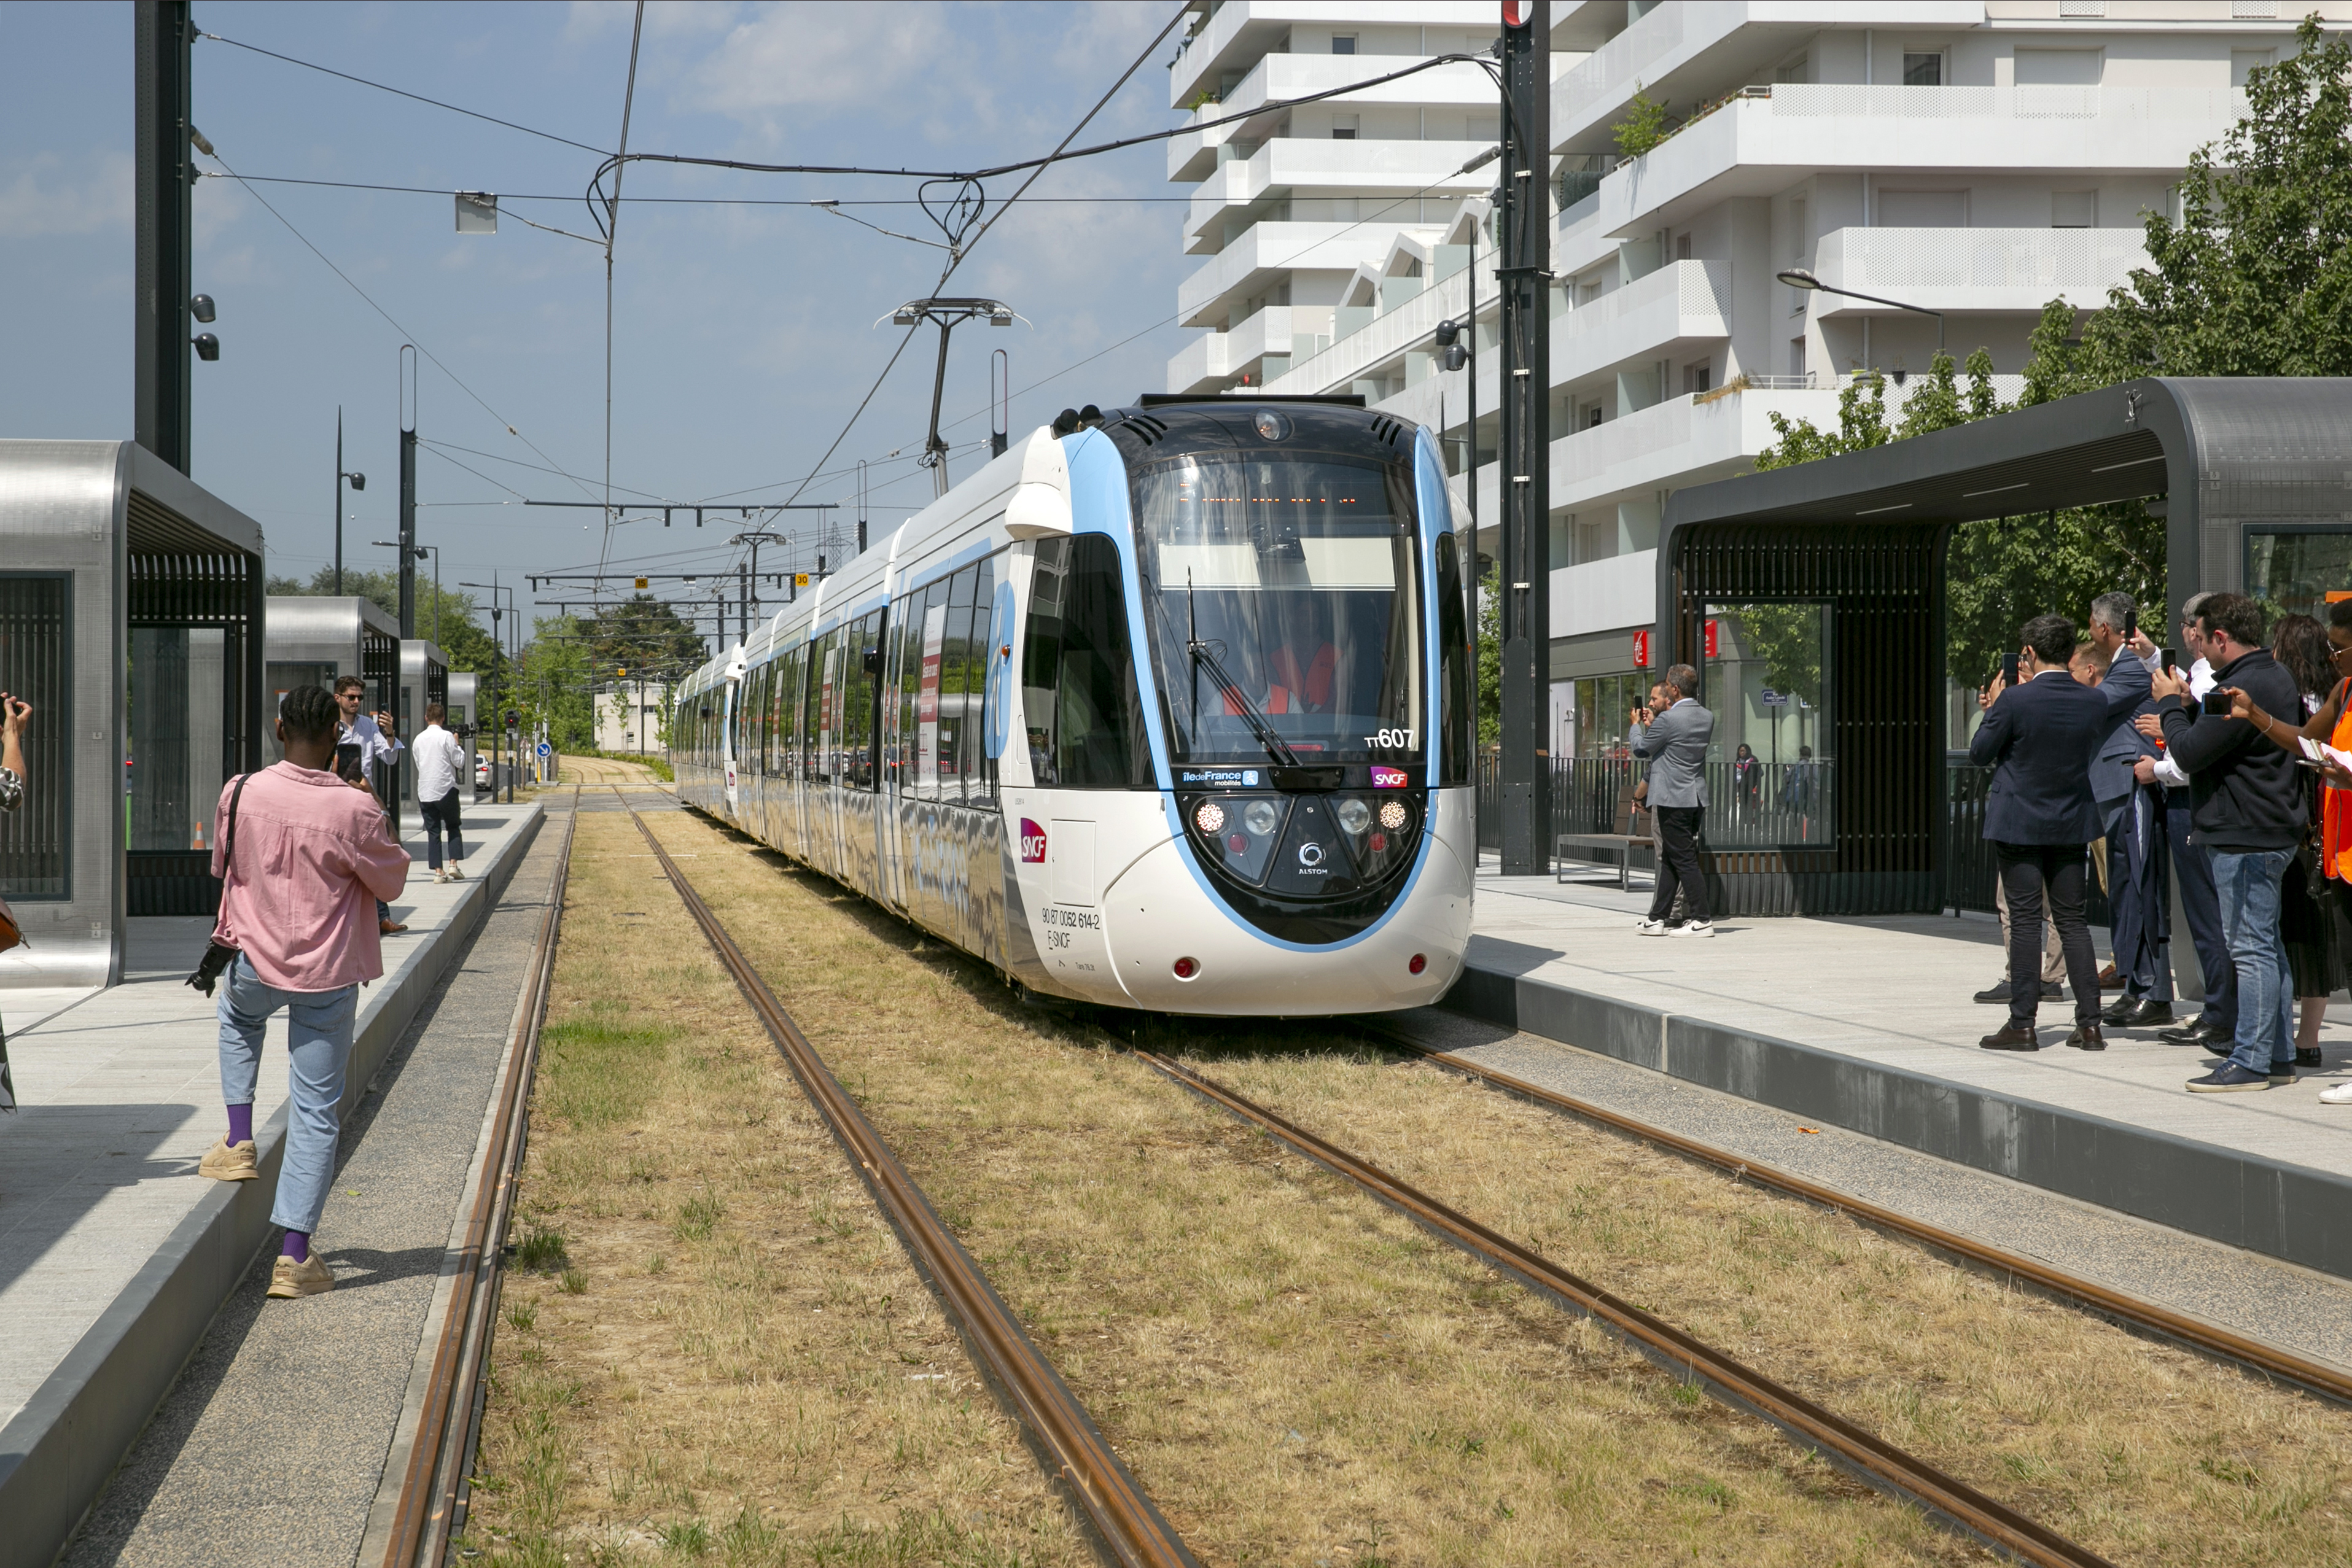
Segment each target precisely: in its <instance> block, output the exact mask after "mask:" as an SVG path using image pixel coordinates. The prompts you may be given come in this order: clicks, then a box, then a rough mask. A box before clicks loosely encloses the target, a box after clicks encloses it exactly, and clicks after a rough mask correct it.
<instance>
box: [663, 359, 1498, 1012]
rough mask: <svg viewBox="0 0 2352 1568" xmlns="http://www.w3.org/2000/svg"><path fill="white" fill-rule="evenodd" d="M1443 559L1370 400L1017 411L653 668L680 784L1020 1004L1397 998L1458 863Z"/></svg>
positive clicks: (1386, 1004) (1425, 460) (1469, 697)
mask: <svg viewBox="0 0 2352 1568" xmlns="http://www.w3.org/2000/svg"><path fill="white" fill-rule="evenodd" d="M1089 412H1091V411H1089ZM1464 570H1465V563H1464V559H1463V554H1462V550H1461V546H1460V543H1459V541H1458V540H1457V538H1456V537H1455V532H1454V516H1453V508H1452V506H1451V503H1450V499H1449V497H1448V493H1447V489H1446V486H1445V482H1444V470H1443V469H1442V467H1441V466H1440V465H1439V461H1438V456H1437V451H1436V447H1435V445H1434V444H1433V442H1432V441H1431V439H1430V438H1429V436H1428V434H1426V433H1425V432H1423V431H1422V430H1420V429H1419V428H1418V427H1414V426H1410V425H1405V424H1402V423H1399V422H1398V421H1396V420H1394V419H1391V418H1390V417H1388V416H1387V415H1385V414H1380V413H1369V412H1367V411H1365V410H1363V409H1361V408H1358V407H1351V406H1345V405H1343V404H1342V403H1341V402H1339V401H1338V400H1333V401H1331V402H1317V401H1313V400H1297V401H1285V400H1265V401H1263V402H1259V401H1251V400H1244V399H1216V400H1206V401H1199V402H1172V401H1171V402H1154V403H1152V404H1150V405H1147V406H1145V407H1142V408H1137V409H1124V410H1117V411H1113V412H1112V413H1108V414H1107V415H1104V416H1102V418H1101V420H1100V422H1099V423H1092V422H1089V424H1088V425H1087V427H1086V428H1080V429H1076V430H1075V431H1072V432H1070V433H1069V434H1061V435H1056V434H1055V433H1054V431H1052V430H1046V429H1041V430H1039V431H1038V432H1037V433H1036V434H1033V435H1031V436H1029V437H1028V438H1027V439H1026V440H1024V441H1022V442H1019V443H1017V444H1014V445H1013V447H1012V449H1011V450H1010V451H1008V452H1007V453H1005V454H1004V455H1003V456H1001V457H998V458H996V459H995V460H993V461H992V462H991V463H990V464H989V465H987V466H986V467H984V468H982V469H981V470H980V471H979V472H978V473H977V474H975V475H973V476H971V478H969V479H966V480H965V481H964V482H963V483H961V484H960V485H958V486H955V487H954V488H953V489H952V490H950V492H949V493H948V494H947V495H946V496H944V497H941V498H940V500H939V501H937V502H935V503H933V504H932V505H931V506H930V507H926V508H925V509H924V510H923V511H921V512H919V513H918V514H917V515H916V516H914V517H911V518H910V519H908V522H907V523H906V524H905V525H904V526H903V527H901V528H898V530H897V531H895V532H894V533H891V534H889V535H887V537H885V538H882V539H880V540H878V541H877V542H876V544H875V546H874V548H872V549H867V550H866V551H865V552H864V553H862V554H861V555H859V556H858V557H857V558H856V559H855V560H852V561H851V562H849V563H848V564H847V565H846V566H845V567H843V568H842V569H841V570H839V571H837V572H836V573H835V574H834V575H832V576H830V577H827V578H825V579H824V580H822V581H821V582H820V583H818V584H817V585H816V586H815V587H814V588H813V589H811V590H810V591H805V592H803V594H802V595H801V596H800V598H799V600H798V601H797V602H795V603H793V604H792V605H790V606H788V607H787V608H786V609H785V610H784V611H783V612H782V613H780V614H779V615H777V616H776V617H775V619H774V620H773V621H772V622H769V623H768V624H766V625H765V626H763V627H761V628H760V629H758V630H757V631H756V632H754V633H753V634H752V636H751V638H750V639H749V640H748V642H746V643H743V644H742V645H740V646H739V647H737V648H735V649H733V650H731V651H730V653H728V654H727V655H726V656H725V657H724V658H721V659H719V660H715V661H713V662H712V663H710V664H707V665H705V666H704V667H703V668H702V669H701V670H699V671H698V672H697V673H696V674H695V675H694V676H693V677H692V678H691V679H690V680H688V681H687V682H686V683H684V684H683V685H681V686H680V687H679V690H678V696H677V709H676V713H675V716H674V717H673V719H672V724H671V747H672V756H673V758H674V763H675V767H676V768H677V781H678V790H679V794H680V795H681V796H682V798H683V799H684V800H686V801H687V802H688V803H689V804H691V805H694V806H697V807H698V808H700V809H702V810H706V811H709V812H710V813H712V814H713V815H715V816H718V817H720V818H723V819H724V820H726V821H730V822H732V823H734V824H735V825H737V826H738V827H740V828H741V829H742V830H743V831H745V832H748V833H750V834H751V835H752V836H753V837H755V838H757V839H759V840H761V841H763V842H765V843H767V844H770V845H772V846H773V847H775V848H776V849H778V850H781V851H782V852H784V853H785V854H787V855H790V856H792V857H793V859H795V860H798V861H801V862H805V863H806V864H808V865H810V866H812V867H814V869H816V870H818V871H820V872H823V873H825V874H827V875H829V876H832V877H835V878H836V879H838V880H839V881H841V882H843V883H846V884H847V885H848V886H850V887H852V888H854V889H856V891H857V892H859V893H861V894H865V895H866V896H867V897H869V898H872V899H874V900H876V901H877V902H878V903H880V904H884V905H886V906H887V907H888V908H890V909H893V910H895V911H898V912H899V913H900V914H902V915H905V916H906V917H907V918H908V919H909V920H912V921H913V922H915V923H916V924H918V925H921V926H923V927H925V928H926V929H928V930H930V931H932V932H935V933H937V934H938V935H939V936H941V937H942V938H944V939H945V940H947V941H949V942H951V943H953V944H955V945H956V946H959V947H961V948H963V949H965V950H966V951H968V952H971V953H973V954H975V955H978V956H980V957H982V958H983V959H985V960H986V961H987V962H989V963H990V964H992V965H994V966H995V967H998V968H999V969H1001V970H1002V971H1003V972H1004V973H1005V974H1006V975H1007V976H1009V977H1012V978H1013V979H1014V980H1016V981H1018V982H1019V983H1021V984H1022V985H1024V986H1027V987H1029V988H1032V989H1034V990H1035V991H1038V992H1042V993H1045V994H1047V995H1051V996H1057V997H1065V998H1075V999H1077V1000H1081V1001H1087V1002H1095V1003H1100V1004H1106V1005H1110V1006H1118V1007H1133V1008H1144V1009H1153V1010H1157V1011H1164V1012H1173V1013H1199V1014H1226V1015H1268V1016H1307V1015H1321V1014H1335V1013H1352V1012H1372V1011H1380V1010H1385V1009H1396V1008H1409V1007H1418V1006H1422V1005H1423V1004H1426V1003H1429V1002H1433V1001H1434V1000H1436V999H1437V998H1439V997H1440V996H1441V995H1443V994H1444V991H1445V989H1446V988H1447V987H1449V986H1451V985H1452V984H1453V983H1454V978H1455V977H1456V976H1458V975H1459V973H1460V972H1461V967H1462V960H1463V951H1464V948H1465V945H1466V943H1467V941H1468V938H1469V935H1470V902H1471V887H1472V874H1473V872H1474V870H1475V866H1476V863H1477V850H1476V841H1475V830H1474V824H1473V820H1472V818H1473V806H1472V799H1473V792H1472V782H1471V780H1472V760H1471V758H1472V750H1471V736H1472V717H1473V692H1474V689H1475V688H1474V684H1473V683H1474V682H1475V672H1474V670H1473V667H1472V652H1471V647H1470V634H1469V618H1468V615H1467V613H1466V606H1465V599H1464V589H1465V578H1464Z"/></svg>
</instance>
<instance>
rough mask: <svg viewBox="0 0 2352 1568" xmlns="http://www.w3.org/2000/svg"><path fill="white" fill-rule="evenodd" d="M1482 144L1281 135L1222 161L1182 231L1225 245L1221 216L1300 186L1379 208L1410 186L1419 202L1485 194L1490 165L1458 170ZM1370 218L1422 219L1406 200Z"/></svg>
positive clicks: (1207, 244) (1200, 241)
mask: <svg viewBox="0 0 2352 1568" xmlns="http://www.w3.org/2000/svg"><path fill="white" fill-rule="evenodd" d="M1342 58H1349V57H1347V56H1343V57H1342ZM1355 58H1360V57H1355ZM1480 145H1481V144H1480V143H1478V142H1475V141H1328V140H1322V139H1315V138H1307V137H1298V136H1283V137H1276V139H1275V140H1273V141H1268V142H1267V143H1265V145H1264V146H1263V147H1260V148H1259V149H1258V150H1257V151H1256V152H1255V153H1253V154H1251V155H1250V157H1249V158H1248V159H1246V160H1242V159H1234V160H1233V161H1231V162H1225V163H1223V164H1220V165H1219V166H1218V167H1217V168H1216V169H1215V170H1214V171H1213V172H1211V173H1210V175H1209V176H1208V177H1207V178H1206V179H1205V180H1203V181H1202V183H1201V187H1200V190H1199V191H1198V192H1197V193H1195V194H1194V196H1193V198H1192V204H1191V205H1190V206H1189V207H1187V208H1186V209H1185V215H1184V235H1185V237H1186V239H1187V240H1188V241H1192V242H1193V245H1192V248H1193V250H1194V251H1195V254H1198V253H1199V252H1201V251H1213V250H1215V249H1218V248H1221V246H1222V243H1223V236H1222V235H1220V234H1219V233H1218V232H1217V228H1216V225H1218V224H1219V222H1220V221H1221V220H1222V219H1223V218H1224V217H1225V216H1227V215H1229V214H1233V213H1234V212H1236V211H1238V210H1240V209H1242V208H1244V207H1247V206H1248V205H1250V204H1252V203H1254V202H1255V201H1258V200H1259V199H1260V198H1262V197H1264V196H1265V195H1266V194H1267V193H1269V192H1290V191H1296V190H1299V189H1302V188H1303V189H1307V190H1312V191H1314V192H1316V193H1318V194H1328V195H1336V196H1346V195H1349V194H1358V195H1360V196H1362V197H1364V198H1366V199H1367V201H1368V202H1369V204H1370V205H1373V206H1375V207H1376V206H1377V205H1378V201H1377V198H1378V197H1380V196H1383V195H1402V194H1404V193H1408V192H1419V193H1421V199H1422V200H1424V201H1427V202H1430V203H1433V204H1435V203H1451V202H1454V201H1455V200H1457V199H1459V198H1460V197H1463V196H1467V195H1474V194H1477V193H1483V192H1485V191H1486V190H1487V189H1489V188H1490V187H1491V186H1492V185H1493V184H1494V183H1495V176H1494V173H1493V171H1492V170H1489V169H1482V170H1478V171H1475V172H1472V173H1468V174H1457V173H1456V172H1455V171H1457V170H1459V169H1460V168H1461V167H1462V165H1463V164H1464V163H1465V162H1468V161H1469V158H1470V156H1471V154H1472V153H1474V152H1476V151H1477V150H1478V148H1479V146H1480ZM1424 187H1426V188H1425V189H1424ZM1367 216H1368V218H1369V219H1370V221H1371V222H1374V223H1390V224H1411V223H1417V222H1419V221H1420V218H1419V214H1418V210H1417V209H1415V208H1412V207H1409V206H1408V207H1401V208H1399V209H1398V210H1397V212H1396V213H1394V214H1382V215H1377V216H1375V215H1372V214H1367ZM1431 221H1433V222H1434V221H1436V220H1435V219H1432V220H1431Z"/></svg>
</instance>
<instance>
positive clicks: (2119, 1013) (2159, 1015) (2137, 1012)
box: [2099, 997, 2172, 1029]
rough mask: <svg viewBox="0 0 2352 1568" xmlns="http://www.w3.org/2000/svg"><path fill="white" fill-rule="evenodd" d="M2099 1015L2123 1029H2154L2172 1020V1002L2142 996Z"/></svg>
mask: <svg viewBox="0 0 2352 1568" xmlns="http://www.w3.org/2000/svg"><path fill="white" fill-rule="evenodd" d="M2099 1016H2100V1018H2101V1019H2104V1020H2105V1021H2106V1022H2108V1023H2111V1024H2115V1025H2116V1026H2118V1027H2119V1028H2123V1029H2154V1028H2155V1027H2156V1026H2157V1025H2158V1024H2160V1023H2170V1022H2171V1021H2172V1004H2171V1003H2170V1002H2159V1001H2157V1000H2155V999H2154V998H2149V997H2142V998H2139V1000H2137V1001H2136V1002H2129V1003H2126V1004H2125V1005H2123V1006H2121V1007H2116V1008H2109V1009H2107V1010H2106V1011H2105V1012H2104V1013H2101V1014H2100V1015H2099Z"/></svg>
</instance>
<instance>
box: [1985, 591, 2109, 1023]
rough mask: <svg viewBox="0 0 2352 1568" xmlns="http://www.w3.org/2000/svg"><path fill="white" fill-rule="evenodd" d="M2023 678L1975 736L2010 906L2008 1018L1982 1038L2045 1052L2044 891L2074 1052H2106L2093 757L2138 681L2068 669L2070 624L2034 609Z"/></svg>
mask: <svg viewBox="0 0 2352 1568" xmlns="http://www.w3.org/2000/svg"><path fill="white" fill-rule="evenodd" d="M2019 640H2020V642H2021V643H2022V646H2021V648H2020V649H2019V651H2018V653H2017V661H2018V674H2019V676H2020V677H2021V678H2020V680H2019V682H2018V683H2017V684H2016V685H2010V684H2009V683H2008V681H2007V679H2006V677H2005V673H2004V678H2003V679H2001V680H1998V681H1995V682H1994V683H1993V685H1992V687H1991V689H1990V691H1989V692H1988V693H1987V694H1986V695H1985V697H1984V698H1983V703H1984V708H1985V716H1984V721H1983V722H1982V723H1981V724H1980V725H1979V726H1978V727H1977V733H1976V735H1975V737H1974V738H1972V739H1971V740H1970V741H1969V760H1970V761H1971V762H1974V763H1975V764H1976V765H1977V766H1978V767H1979V768H1991V769H1992V770H1993V775H1992V783H1991V785H1990V787H1989V788H1988V789H1987V790H1986V793H1985V818H1984V836H1985V837H1986V838H1987V839H1988V840H1990V841H1991V843H1992V846H1993V854H1994V856H1995V858H1996V859H1998V861H1999V862H2000V880H2001V891H2002V893H2003V894H2005V895H2006V897H2007V899H2008V902H2009V991H2010V998H2009V1022H2008V1023H2007V1024H2006V1025H2004V1026H2003V1027H2001V1028H2000V1029H1999V1030H1995V1031H1994V1032H1992V1033H1991V1034H1989V1035H1987V1036H1985V1037H1984V1039H1983V1040H1979V1042H1978V1043H1979V1045H1981V1046H1982V1047H1983V1048H1984V1049H1985V1050H1987V1051H2039V1050H2041V1049H2042V1043H2041V1040H2039V1039H2038V1038H2037V1037H2036V1035H2035V1032H2034V1022H2033V1019H2034V1013H2035V1011H2036V1010H2037V1009H2039V1008H2040V1006H2041V1002H2042V963H2041V958H2042V910H2043V905H2044V900H2045V898H2046V900H2047V904H2048V908H2049V912H2050V915H2051V918H2052V919H2053V921H2054V923H2055V924H2056V925H2057V927H2058V941H2059V946H2061V947H2062V948H2063V950H2064V952H2065V955H2066V978H2067V980H2068V982H2069V983H2070V984H2071V985H2072V987H2073V988H2074V1033H2073V1034H2071V1035H2069V1036H2068V1037H2067V1038H2066V1043H2067V1044H2068V1045H2071V1046H2073V1047H2074V1048H2075V1049H2076V1050H2078V1051H2105V1049H2106V1040H2105V1036H2104V1035H2103V1034H2102V1033H2101V1032H2100V1028H2099V962H2098V959H2097V958H2096V957H2095V956H2094V955H2093V954H2092V951H2091V928H2090V925H2088V923H2087V922H2086V921H2085V920H2084V913H2083V901H2084V883H2085V876H2086V872H2085V868H2084V846H2086V845H2087V844H2089V843H2090V841H2092V840H2093V839H2095V838H2096V837H2098V835H2099V812H2098V805H2097V802H2096V801H2095V800H2094V799H2093V797H2092V793H2091V759H2092V758H2094V757H2095V756H2096V755H2097V754H2098V750H2099V746H2100V743H2101V742H2102V741H2104V740H2105V738H2106V737H2107V736H2108V735H2109V733H2111V732H2112V731H2113V730H2114V728H2115V727H2116V721H2117V720H2118V719H2121V718H2123V717H2124V716H2126V715H2128V714H2129V713H2130V712H2131V710H2132V708H2133V706H2135V705H2136V704H2137V702H2138V700H2139V691H2138V688H2137V687H2135V686H2130V685H2125V686H2120V687H2110V686H2094V685H2084V684H2083V683H2082V682H2079V681H2077V680H2076V679H2075V678H2074V674H2073V673H2072V672H2071V670H2070V669H2069V665H2070V664H2072V663H2073V662H2074V622H2072V621H2069V620H2067V619H2066V617H2064V616H2063V615H2037V616H2035V617H2034V618H2033V619H2032V620H2031V621H2029V622H2026V623H2025V625H2024V627H2023V629H2022V630H2021V632H2020V633H2019Z"/></svg>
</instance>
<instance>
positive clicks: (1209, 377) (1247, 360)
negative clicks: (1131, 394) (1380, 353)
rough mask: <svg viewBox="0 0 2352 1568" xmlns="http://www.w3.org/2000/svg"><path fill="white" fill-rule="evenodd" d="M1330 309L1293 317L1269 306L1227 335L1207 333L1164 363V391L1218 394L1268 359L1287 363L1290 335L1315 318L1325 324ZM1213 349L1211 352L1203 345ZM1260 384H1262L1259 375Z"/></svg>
mask: <svg viewBox="0 0 2352 1568" xmlns="http://www.w3.org/2000/svg"><path fill="white" fill-rule="evenodd" d="M1330 315H1331V312H1330V309H1329V308H1328V307H1326V308H1322V309H1320V310H1318V309H1316V308H1313V307H1311V306H1308V307H1302V308H1299V309H1298V310H1297V312H1296V314H1295V315H1294V313H1293V310H1292V308H1291V307H1289V306H1287V305H1269V306H1267V307H1266V308H1265V309H1263V310H1261V311H1259V312H1258V313H1257V314H1256V315H1255V316H1252V317H1251V318H1249V319H1247V320H1245V321H1240V322H1236V323H1235V324H1234V329H1233V330H1232V331H1230V332H1211V333H1208V334H1206V335H1205V336H1203V337H1202V338H1201V339H1199V340H1195V341H1193V342H1192V343H1188V344H1186V345H1185V346H1184V350H1183V351H1182V352H1181V353H1180V354H1178V355H1176V356H1175V357H1174V358H1173V359H1171V360H1170V361H1168V390H1169V391H1170V392H1222V391H1223V390H1224V388H1225V384H1226V383H1227V382H1230V381H1231V380H1232V379H1233V378H1234V377H1235V376H1237V375H1240V374H1241V373H1242V372H1244V371H1248V370H1250V369H1251V368H1252V367H1253V366H1256V365H1259V364H1260V361H1263V360H1265V358H1266V357H1267V356H1268V355H1272V356H1275V357H1276V359H1277V360H1278V361H1280V363H1281V364H1283V365H1287V364H1288V363H1289V362H1290V353H1291V347H1290V345H1291V334H1292V332H1293V331H1295V330H1298V329H1304V328H1308V327H1311V326H1313V324H1314V321H1315V319H1317V318H1320V319H1323V320H1324V321H1325V322H1326V323H1327V324H1328V320H1329V319H1330ZM1211 343H1213V344H1215V345H1217V347H1216V348H1214V349H1213V350H1211V349H1206V348H1204V347H1203V346H1202V345H1203V344H1211ZM1259 379H1260V380H1261V381H1263V380H1264V377H1263V374H1262V373H1261V375H1260V378H1259Z"/></svg>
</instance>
